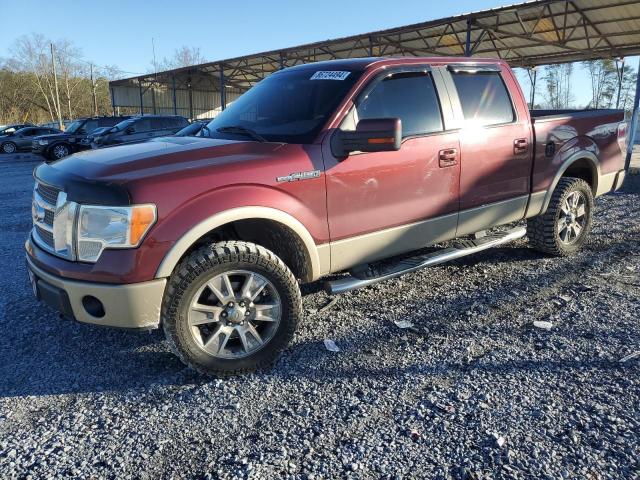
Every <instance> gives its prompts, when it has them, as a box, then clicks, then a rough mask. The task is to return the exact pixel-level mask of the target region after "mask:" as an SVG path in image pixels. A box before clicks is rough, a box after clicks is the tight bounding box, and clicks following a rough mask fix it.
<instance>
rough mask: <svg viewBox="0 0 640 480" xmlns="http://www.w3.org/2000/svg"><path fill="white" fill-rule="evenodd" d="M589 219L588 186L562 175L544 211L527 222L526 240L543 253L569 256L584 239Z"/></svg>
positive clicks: (590, 215)
mask: <svg viewBox="0 0 640 480" xmlns="http://www.w3.org/2000/svg"><path fill="white" fill-rule="evenodd" d="M592 220H593V193H592V192H591V187H590V186H589V185H588V184H587V183H586V182H585V181H584V180H581V179H579V178H572V177H567V178H562V179H561V180H560V181H559V182H558V185H557V186H556V189H555V190H554V192H553V196H552V197H551V202H550V203H549V207H548V208H547V211H546V212H545V213H544V214H542V215H540V216H538V217H534V218H530V219H529V220H528V221H527V236H528V238H529V243H530V244H531V246H532V247H533V248H535V249H536V250H539V251H541V252H544V253H549V254H551V255H557V256H567V255H571V254H573V253H575V252H577V251H578V250H580V248H582V246H583V245H584V243H585V242H586V241H587V237H588V236H589V232H590V231H591V224H592Z"/></svg>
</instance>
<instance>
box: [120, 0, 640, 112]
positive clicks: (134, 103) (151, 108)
mask: <svg viewBox="0 0 640 480" xmlns="http://www.w3.org/2000/svg"><path fill="white" fill-rule="evenodd" d="M631 55H640V1H638V0H634V1H631V0H534V1H530V2H525V3H521V4H514V5H509V6H505V7H500V8H494V9H490V10H484V11H479V12H474V13H467V14H463V15H456V16H453V17H449V18H443V19H438V20H430V21H427V22H422V23H416V24H412V25H406V26H402V27H397V28H390V29H387V30H380V31H376V32H370V33H364V34H360V35H353V36H349V37H344V38H337V39H333V40H325V41H320V42H315V43H310V44H306V45H300V46H296V47H290V48H283V49H279V50H272V51H268V52H262V53H256V54H253V55H246V56H242V57H236V58H229V59H225V60H219V61H215V62H209V63H203V64H201V65H193V66H189V67H184V68H179V69H175V70H169V71H164V72H158V73H150V74H148V75H142V76H138V77H132V78H126V79H122V80H116V81H113V82H111V83H110V87H111V92H112V102H113V106H114V110H115V107H134V108H137V109H139V110H140V111H141V112H143V113H151V112H154V113H182V114H183V115H185V116H189V117H191V118H194V117H198V116H214V115H215V114H216V113H217V112H219V111H220V110H221V109H224V107H225V105H226V103H227V102H228V101H230V100H233V99H235V98H237V96H239V95H240V94H242V92H244V91H246V90H247V89H248V88H250V87H251V86H252V85H253V84H254V83H256V82H258V81H259V80H261V79H262V78H264V77H266V76H267V75H269V74H271V73H273V72H275V71H277V70H279V69H282V68H285V67H289V66H293V65H298V64H301V63H309V62H317V61H322V60H332V59H340V58H354V57H383V56H421V57H427V56H478V57H492V58H501V59H504V60H506V61H508V62H509V63H510V64H511V66H513V67H534V66H537V65H547V64H553V63H564V62H574V61H583V60H590V59H598V58H620V57H626V56H631Z"/></svg>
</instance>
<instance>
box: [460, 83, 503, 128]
mask: <svg viewBox="0 0 640 480" xmlns="http://www.w3.org/2000/svg"><path fill="white" fill-rule="evenodd" d="M451 76H452V77H453V82H454V83H455V85H456V90H457V91H458V97H459V98H460V104H461V106H462V113H463V115H464V119H465V121H468V122H471V123H473V124H477V125H480V126H488V125H499V124H501V123H511V122H513V121H514V120H515V113H514V110H513V105H512V104H511V98H509V92H508V91H507V87H506V85H505V84H504V82H503V81H502V77H501V76H500V73H499V72H474V73H470V72H455V73H452V74H451Z"/></svg>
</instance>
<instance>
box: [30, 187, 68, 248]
mask: <svg viewBox="0 0 640 480" xmlns="http://www.w3.org/2000/svg"><path fill="white" fill-rule="evenodd" d="M76 207H77V205H76V204H75V203H74V202H68V201H67V195H66V193H64V192H63V191H62V189H60V188H57V187H52V186H51V185H45V184H43V183H40V182H36V186H35V188H34V190H33V205H32V215H33V240H34V242H35V243H36V244H37V245H38V246H40V247H41V248H43V249H44V250H46V251H48V252H50V253H52V254H54V255H57V256H59V257H62V258H66V259H68V260H73V259H74V251H73V250H74V249H73V245H72V238H73V225H74V222H75V215H76Z"/></svg>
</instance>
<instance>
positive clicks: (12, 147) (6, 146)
mask: <svg viewBox="0 0 640 480" xmlns="http://www.w3.org/2000/svg"><path fill="white" fill-rule="evenodd" d="M2 151H3V152H4V153H13V152H15V151H16V146H15V145H14V144H13V143H5V144H4V145H2Z"/></svg>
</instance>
